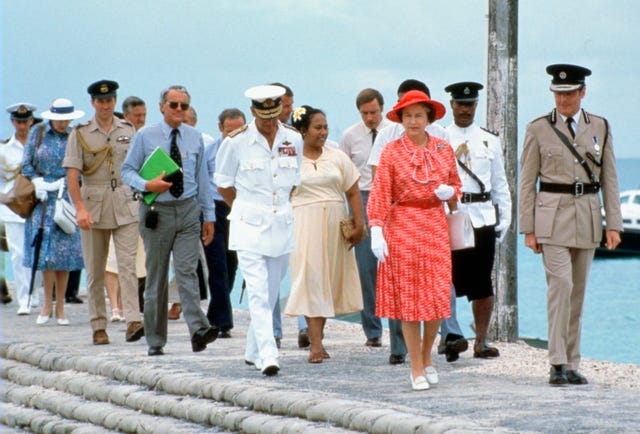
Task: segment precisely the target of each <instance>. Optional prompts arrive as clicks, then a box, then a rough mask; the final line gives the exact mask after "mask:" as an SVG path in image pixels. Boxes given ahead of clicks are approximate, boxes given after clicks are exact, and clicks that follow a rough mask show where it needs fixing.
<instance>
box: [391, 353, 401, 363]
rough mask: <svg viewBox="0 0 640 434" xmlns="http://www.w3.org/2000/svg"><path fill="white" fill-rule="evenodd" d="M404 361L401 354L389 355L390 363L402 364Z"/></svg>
mask: <svg viewBox="0 0 640 434" xmlns="http://www.w3.org/2000/svg"><path fill="white" fill-rule="evenodd" d="M403 363H404V356H403V355H402V354H391V355H390V356H389V364H390V365H402V364H403Z"/></svg>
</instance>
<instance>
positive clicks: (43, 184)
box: [31, 178, 64, 196]
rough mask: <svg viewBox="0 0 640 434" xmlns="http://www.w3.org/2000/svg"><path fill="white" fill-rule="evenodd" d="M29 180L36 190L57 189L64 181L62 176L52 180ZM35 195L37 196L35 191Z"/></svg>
mask: <svg viewBox="0 0 640 434" xmlns="http://www.w3.org/2000/svg"><path fill="white" fill-rule="evenodd" d="M31 182H32V183H33V186H34V187H35V188H36V191H37V190H43V191H58V189H59V188H60V186H61V185H62V183H63V182H64V178H59V179H56V180H55V181H53V182H47V181H45V180H44V179H43V178H33V179H32V180H31ZM36 196H37V193H36Z"/></svg>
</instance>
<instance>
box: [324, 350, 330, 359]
mask: <svg viewBox="0 0 640 434" xmlns="http://www.w3.org/2000/svg"><path fill="white" fill-rule="evenodd" d="M322 358H323V359H330V358H331V356H330V355H329V353H327V350H325V349H324V348H322Z"/></svg>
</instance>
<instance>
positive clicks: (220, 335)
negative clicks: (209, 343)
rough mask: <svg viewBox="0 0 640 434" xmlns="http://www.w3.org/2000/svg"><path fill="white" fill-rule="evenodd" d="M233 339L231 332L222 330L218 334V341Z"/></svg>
mask: <svg viewBox="0 0 640 434" xmlns="http://www.w3.org/2000/svg"><path fill="white" fill-rule="evenodd" d="M230 337H231V332H230V331H229V330H221V331H220V333H218V339H229V338H230Z"/></svg>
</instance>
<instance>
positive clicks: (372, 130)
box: [371, 128, 378, 145]
mask: <svg viewBox="0 0 640 434" xmlns="http://www.w3.org/2000/svg"><path fill="white" fill-rule="evenodd" d="M377 135H378V130H376V129H375V128H372V129H371V144H372V145H373V142H375V141H376V136H377Z"/></svg>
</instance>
